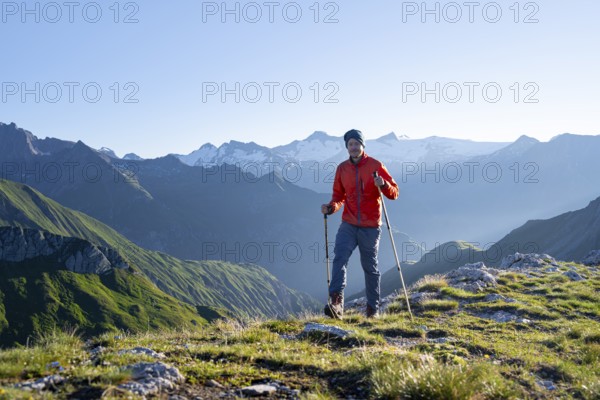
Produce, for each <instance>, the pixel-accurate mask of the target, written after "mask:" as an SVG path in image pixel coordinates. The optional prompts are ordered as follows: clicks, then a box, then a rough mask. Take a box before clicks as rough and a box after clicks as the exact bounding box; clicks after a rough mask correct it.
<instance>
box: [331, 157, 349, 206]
mask: <svg viewBox="0 0 600 400" xmlns="http://www.w3.org/2000/svg"><path fill="white" fill-rule="evenodd" d="M345 201H346V190H345V189H344V186H343V185H342V174H341V172H340V166H339V165H338V167H337V169H336V170H335V179H334V180H333V194H332V196H331V201H330V202H329V207H330V211H331V212H330V214H333V213H335V212H338V211H339V209H340V208H342V205H343V204H344V202H345Z"/></svg>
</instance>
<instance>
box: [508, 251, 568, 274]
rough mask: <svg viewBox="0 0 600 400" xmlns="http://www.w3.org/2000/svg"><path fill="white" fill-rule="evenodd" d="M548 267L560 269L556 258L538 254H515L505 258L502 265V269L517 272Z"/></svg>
mask: <svg viewBox="0 0 600 400" xmlns="http://www.w3.org/2000/svg"><path fill="white" fill-rule="evenodd" d="M548 266H553V267H558V263H557V262H556V260H555V259H554V257H551V256H549V255H548V254H536V253H531V254H521V253H515V254H512V255H509V256H506V257H504V258H503V259H502V262H501V263H500V269H510V270H516V271H523V270H530V269H540V268H543V267H548Z"/></svg>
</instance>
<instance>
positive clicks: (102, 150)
mask: <svg viewBox="0 0 600 400" xmlns="http://www.w3.org/2000/svg"><path fill="white" fill-rule="evenodd" d="M98 151H99V152H100V153H102V154H106V155H107V156H109V157H111V158H119V157H117V155H116V154H115V152H114V151H112V150H111V149H109V148H108V147H102V148H100V150H98Z"/></svg>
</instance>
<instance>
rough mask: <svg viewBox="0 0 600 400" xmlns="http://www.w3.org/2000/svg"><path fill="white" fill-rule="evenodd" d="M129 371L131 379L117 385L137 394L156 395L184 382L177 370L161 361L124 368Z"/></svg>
mask: <svg viewBox="0 0 600 400" xmlns="http://www.w3.org/2000/svg"><path fill="white" fill-rule="evenodd" d="M126 369H127V370H129V371H131V378H132V379H133V381H130V382H125V383H123V384H121V385H119V388H121V389H124V390H128V391H130V392H132V393H135V394H137V395H139V396H149V395H157V394H159V393H161V392H164V391H170V390H174V389H175V388H177V386H178V385H179V384H181V383H183V382H185V378H184V376H183V375H181V373H180V372H179V370H178V369H177V368H175V367H171V366H169V365H167V364H163V363H138V364H134V365H131V366H129V367H127V368H126Z"/></svg>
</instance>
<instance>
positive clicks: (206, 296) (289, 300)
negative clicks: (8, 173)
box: [0, 180, 316, 316]
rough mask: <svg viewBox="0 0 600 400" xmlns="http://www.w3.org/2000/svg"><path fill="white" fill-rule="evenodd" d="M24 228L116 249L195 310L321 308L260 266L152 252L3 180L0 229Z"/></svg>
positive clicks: (247, 311) (272, 313)
mask: <svg viewBox="0 0 600 400" xmlns="http://www.w3.org/2000/svg"><path fill="white" fill-rule="evenodd" d="M2 225H3V226H19V227H23V228H31V229H38V230H43V231H47V232H50V233H53V234H56V235H63V236H72V237H78V238H82V239H85V240H88V241H90V242H91V243H94V244H97V245H101V246H106V247H109V248H111V249H114V250H116V252H117V253H119V254H120V255H121V256H122V257H123V259H124V260H125V261H126V262H127V263H128V264H129V265H130V266H132V267H133V268H134V269H138V270H140V271H142V272H143V273H144V274H145V275H146V276H147V277H149V278H150V279H151V280H152V282H154V283H155V284H156V285H157V286H158V287H159V288H160V289H161V290H163V291H164V292H166V293H168V294H171V295H173V296H174V297H176V298H178V299H180V300H183V301H186V302H188V303H190V304H192V305H200V306H207V307H216V308H227V309H229V310H231V311H233V312H234V313H235V314H237V315H242V314H247V315H264V316H276V315H286V314H289V313H291V312H297V311H300V310H302V309H305V308H311V307H314V306H316V303H315V301H314V300H313V299H312V298H311V297H310V296H308V295H306V294H303V293H300V292H297V291H294V290H291V289H289V288H287V287H286V286H285V285H283V284H282V283H281V282H279V281H278V280H277V279H276V278H275V277H274V276H273V275H271V274H269V273H268V272H267V271H266V270H264V269H262V268H260V267H258V266H255V265H247V264H244V265H239V264H232V263H226V262H218V261H206V262H204V261H183V260H180V259H177V258H175V257H171V256H169V255H167V254H163V253H159V252H154V251H148V250H145V249H142V248H140V247H138V246H136V245H135V244H133V243H131V242H130V241H128V240H127V239H125V238H124V237H123V236H121V235H120V234H118V233H117V232H116V231H114V230H113V229H111V228H109V227H108V226H106V225H104V224H102V223H101V222H99V221H97V220H95V219H93V218H91V217H89V216H87V215H85V214H83V213H80V212H77V211H73V210H70V209H68V208H65V207H63V206H61V205H60V204H58V203H57V202H55V201H53V200H51V199H48V198H47V197H45V196H43V195H42V194H40V193H39V192H37V191H36V190H34V189H32V188H30V187H28V186H26V185H23V184H19V183H14V182H11V181H6V180H0V226H2Z"/></svg>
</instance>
